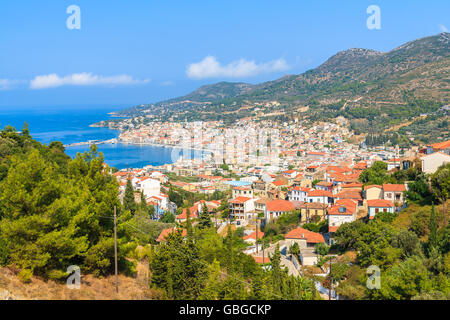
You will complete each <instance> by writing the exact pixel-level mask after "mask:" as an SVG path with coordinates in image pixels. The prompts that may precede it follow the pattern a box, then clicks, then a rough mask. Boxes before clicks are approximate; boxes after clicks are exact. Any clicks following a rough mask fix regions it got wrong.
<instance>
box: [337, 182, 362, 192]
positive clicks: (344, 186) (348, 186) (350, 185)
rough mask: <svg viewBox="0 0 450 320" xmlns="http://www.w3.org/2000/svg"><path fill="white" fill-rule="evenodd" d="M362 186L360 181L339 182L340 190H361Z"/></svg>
mask: <svg viewBox="0 0 450 320" xmlns="http://www.w3.org/2000/svg"><path fill="white" fill-rule="evenodd" d="M362 187H363V184H362V183H355V182H353V183H344V184H341V187H340V190H341V191H350V190H352V191H355V190H356V191H361V190H362Z"/></svg>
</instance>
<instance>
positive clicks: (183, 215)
mask: <svg viewBox="0 0 450 320" xmlns="http://www.w3.org/2000/svg"><path fill="white" fill-rule="evenodd" d="M197 211H198V206H192V207H190V208H189V212H190V215H189V217H190V218H197ZM186 218H187V209H186V208H184V209H183V212H182V213H180V214H179V215H177V219H186Z"/></svg>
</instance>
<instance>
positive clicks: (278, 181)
mask: <svg viewBox="0 0 450 320" xmlns="http://www.w3.org/2000/svg"><path fill="white" fill-rule="evenodd" d="M272 183H273V184H274V185H276V186H277V187H280V186H284V185H286V183H285V182H283V181H281V180H277V181H274V182H272Z"/></svg>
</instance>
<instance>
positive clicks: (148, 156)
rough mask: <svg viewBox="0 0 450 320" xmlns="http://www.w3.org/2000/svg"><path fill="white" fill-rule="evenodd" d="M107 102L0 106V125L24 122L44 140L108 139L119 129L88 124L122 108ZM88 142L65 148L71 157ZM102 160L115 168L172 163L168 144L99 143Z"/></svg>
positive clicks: (39, 139)
mask: <svg viewBox="0 0 450 320" xmlns="http://www.w3.org/2000/svg"><path fill="white" fill-rule="evenodd" d="M124 108H125V107H120V108H113V107H110V106H92V107H86V106H83V107H81V108H80V107H52V108H43V107H39V108H37V107H36V108H6V107H2V108H0V128H3V127H4V126H6V125H12V126H13V127H15V128H16V129H17V130H20V129H21V128H22V126H23V124H24V122H27V123H28V125H29V130H30V133H31V135H32V136H33V138H34V139H36V140H38V141H39V142H41V143H45V144H48V143H50V142H51V141H61V142H62V143H63V144H71V143H76V142H86V141H89V140H109V139H112V138H117V137H118V135H119V132H118V131H116V130H110V129H108V128H91V127H89V125H91V124H93V123H95V122H99V121H101V120H107V119H111V117H110V116H109V114H108V113H109V112H112V111H117V110H120V109H124ZM88 149H89V146H77V147H69V148H66V153H67V154H68V155H69V156H71V157H72V158H73V157H75V156H76V154H77V153H78V152H84V151H86V150H88ZM98 149H99V151H100V152H102V153H103V156H104V158H105V162H106V163H107V164H109V165H110V166H114V167H116V168H118V169H124V168H127V167H129V168H142V167H144V166H146V165H149V164H150V165H162V164H165V163H172V162H173V161H172V157H171V155H172V150H173V148H169V147H158V146H138V145H129V144H120V143H119V144H100V145H98Z"/></svg>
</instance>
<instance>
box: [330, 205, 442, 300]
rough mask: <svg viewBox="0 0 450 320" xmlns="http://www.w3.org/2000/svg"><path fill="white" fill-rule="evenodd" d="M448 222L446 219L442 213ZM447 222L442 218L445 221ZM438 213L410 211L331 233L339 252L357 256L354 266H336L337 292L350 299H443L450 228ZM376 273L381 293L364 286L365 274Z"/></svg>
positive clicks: (431, 209) (427, 209) (429, 208)
mask: <svg viewBox="0 0 450 320" xmlns="http://www.w3.org/2000/svg"><path fill="white" fill-rule="evenodd" d="M447 216H448V213H447ZM447 219H448V217H447ZM444 220H445V219H444V216H443V214H442V213H441V211H440V210H436V208H434V207H432V206H426V207H418V206H415V205H413V206H412V207H410V208H408V209H406V210H403V211H402V212H401V213H400V214H399V215H397V214H390V213H381V214H378V215H377V216H376V218H375V219H374V220H372V221H370V222H368V223H367V224H365V223H363V222H361V221H360V220H358V221H355V222H353V223H349V224H344V225H342V226H341V227H340V228H339V229H338V230H337V232H336V240H337V242H338V244H339V248H340V249H341V250H342V251H343V252H344V251H346V250H354V251H355V252H356V253H357V259H356V264H353V265H349V264H346V263H342V264H337V265H336V268H335V269H336V270H335V273H334V274H333V277H334V278H335V279H336V280H338V281H339V285H338V286H337V289H336V290H337V292H338V293H339V294H341V295H343V296H344V297H347V298H350V299H393V300H399V299H449V298H450V252H449V250H450V246H449V243H450V227H449V225H448V224H447V225H446V224H445V223H444ZM371 265H375V266H378V267H379V268H380V269H381V278H380V280H381V288H380V289H379V290H378V289H373V290H370V289H369V288H367V286H366V281H367V279H368V275H367V274H366V268H368V267H369V266H371Z"/></svg>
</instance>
